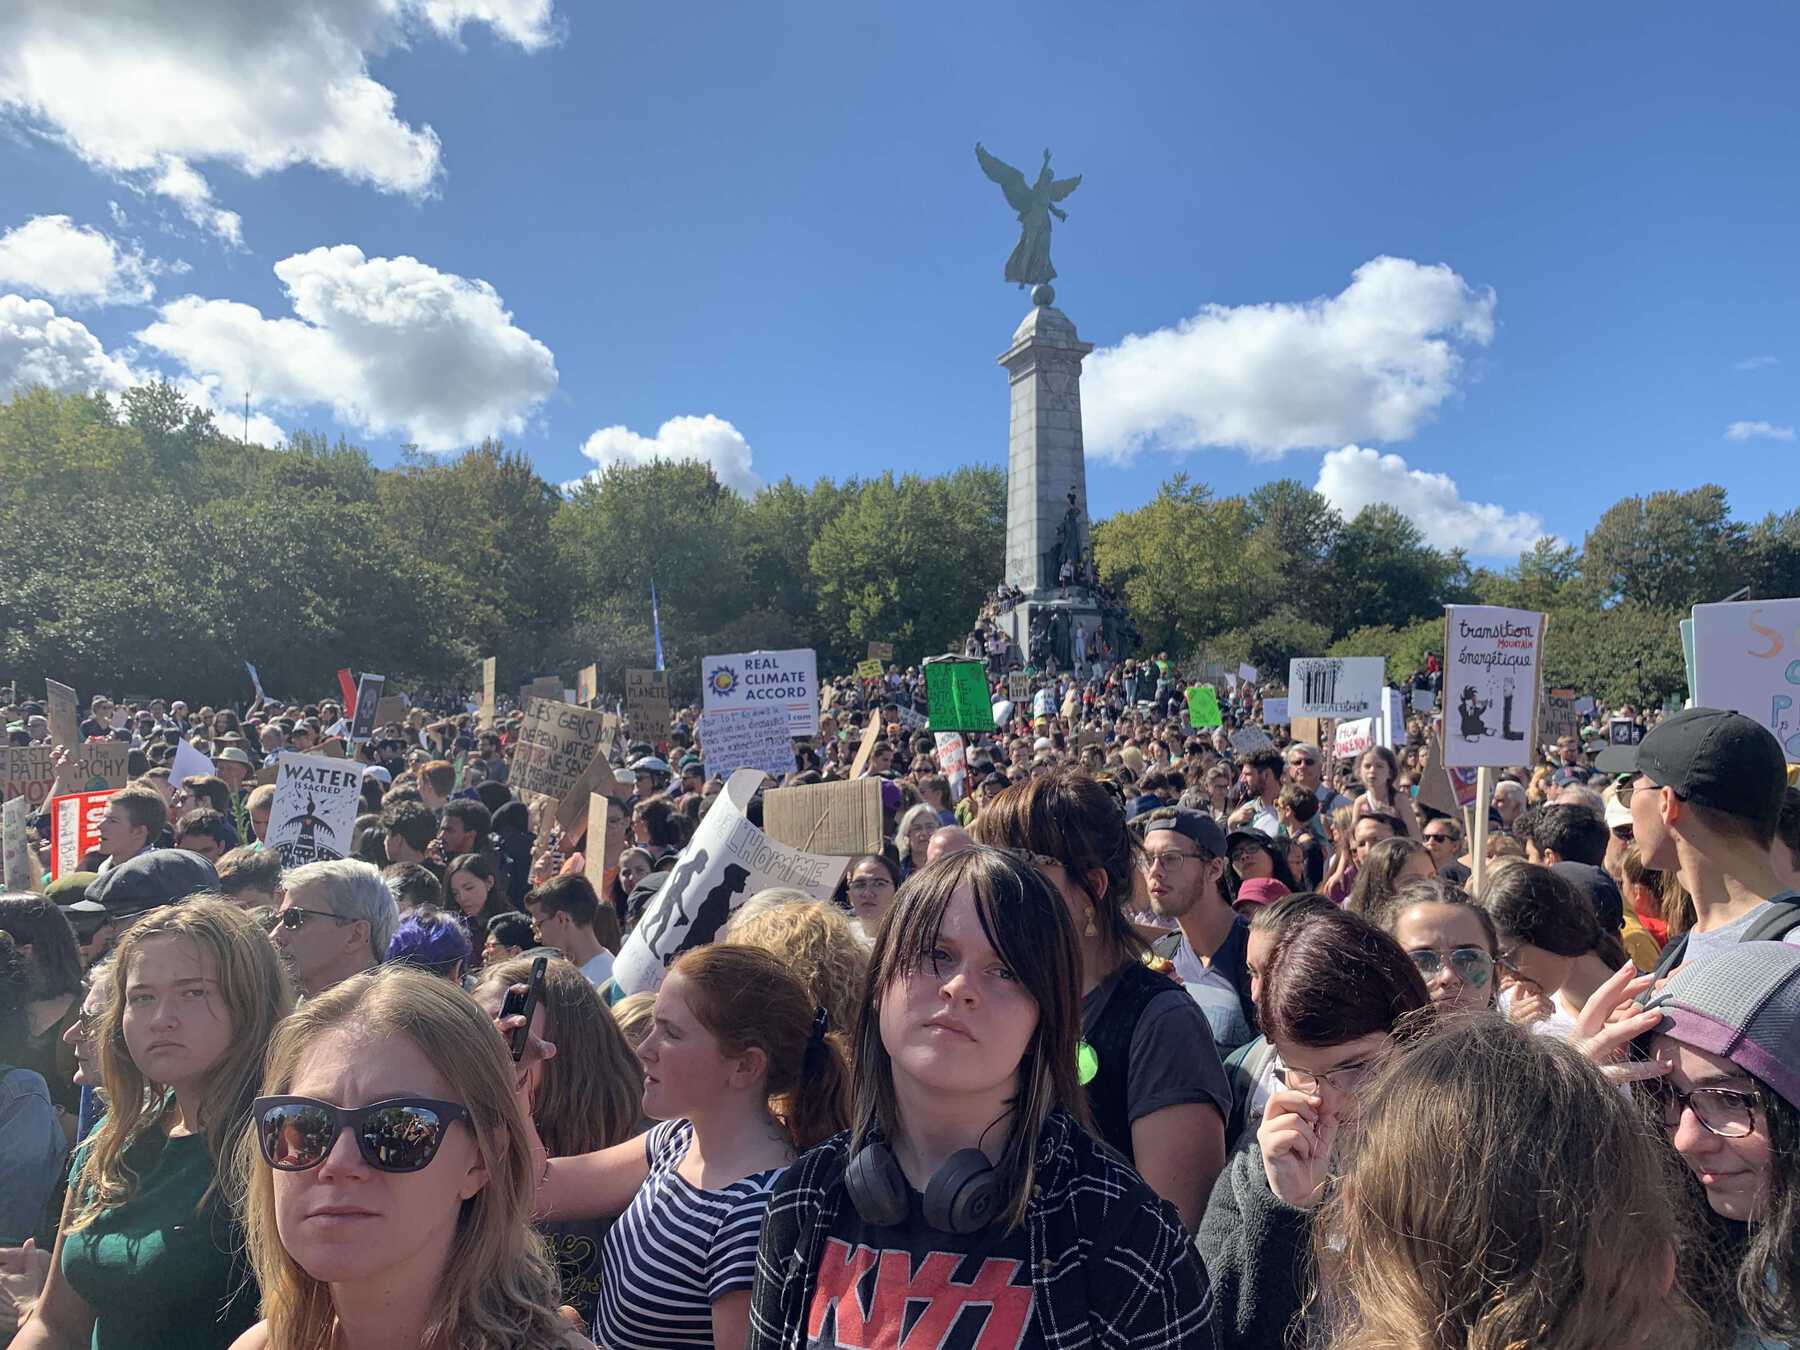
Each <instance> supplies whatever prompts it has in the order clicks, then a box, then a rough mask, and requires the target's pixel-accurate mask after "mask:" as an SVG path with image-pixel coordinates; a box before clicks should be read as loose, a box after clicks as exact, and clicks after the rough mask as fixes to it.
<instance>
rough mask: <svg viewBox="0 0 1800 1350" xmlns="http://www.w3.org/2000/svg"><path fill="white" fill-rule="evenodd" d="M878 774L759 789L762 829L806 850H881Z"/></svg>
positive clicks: (836, 854) (840, 854)
mask: <svg viewBox="0 0 1800 1350" xmlns="http://www.w3.org/2000/svg"><path fill="white" fill-rule="evenodd" d="M881 827H882V814H881V780H880V779H879V778H858V779H854V780H853V781H851V782H848V783H811V784H808V785H807V786H805V787H791V788H771V789H769V790H768V791H767V792H765V793H763V833H764V834H766V835H768V836H769V838H771V839H773V840H775V841H776V842H777V843H782V844H786V845H787V846H788V847H789V848H797V849H801V850H803V851H804V852H807V853H823V854H829V855H831V856H833V857H845V858H849V857H854V856H856V855H857V854H859V853H879V852H881V845H882V843H883V838H882V828H881Z"/></svg>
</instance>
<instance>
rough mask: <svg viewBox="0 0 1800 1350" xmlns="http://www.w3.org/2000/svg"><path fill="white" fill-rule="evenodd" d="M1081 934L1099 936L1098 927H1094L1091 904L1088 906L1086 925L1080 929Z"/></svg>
mask: <svg viewBox="0 0 1800 1350" xmlns="http://www.w3.org/2000/svg"><path fill="white" fill-rule="evenodd" d="M1081 935H1082V936H1083V937H1099V936H1100V930H1099V929H1098V928H1096V927H1094V907H1093V906H1092V905H1089V906H1088V920H1087V927H1086V928H1084V929H1083V930H1082V934H1081Z"/></svg>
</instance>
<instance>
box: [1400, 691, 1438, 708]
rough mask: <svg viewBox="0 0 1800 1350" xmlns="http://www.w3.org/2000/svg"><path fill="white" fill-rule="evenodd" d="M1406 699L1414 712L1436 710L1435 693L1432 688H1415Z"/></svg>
mask: <svg viewBox="0 0 1800 1350" xmlns="http://www.w3.org/2000/svg"><path fill="white" fill-rule="evenodd" d="M1407 701H1408V702H1409V703H1410V704H1411V705H1412V710H1413V711H1414V712H1418V713H1428V712H1436V711H1437V694H1436V693H1435V692H1434V691H1433V690H1430V689H1415V690H1413V691H1412V695H1411V696H1410V698H1409V699H1408V700H1407Z"/></svg>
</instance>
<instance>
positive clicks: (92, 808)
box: [50, 788, 114, 881]
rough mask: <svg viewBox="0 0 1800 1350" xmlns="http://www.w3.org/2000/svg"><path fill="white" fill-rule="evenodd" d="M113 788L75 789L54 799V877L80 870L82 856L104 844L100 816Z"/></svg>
mask: <svg viewBox="0 0 1800 1350" xmlns="http://www.w3.org/2000/svg"><path fill="white" fill-rule="evenodd" d="M113 791H114V790H113V789H111V788H108V789H106V790H105V791H102V792H75V793H70V794H69V795H68V796H65V797H52V798H51V799H50V838H51V840H52V844H51V848H50V879H51V880H52V881H55V880H56V879H57V878H59V877H63V876H66V875H68V874H69V873H70V872H75V871H79V870H80V865H81V859H82V858H83V856H85V855H86V854H87V852H88V850H90V849H95V848H99V847H100V817H101V816H103V815H105V814H106V803H107V802H108V801H110V800H111V799H112V795H113Z"/></svg>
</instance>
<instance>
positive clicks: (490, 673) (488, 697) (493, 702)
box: [480, 656, 500, 731]
mask: <svg viewBox="0 0 1800 1350" xmlns="http://www.w3.org/2000/svg"><path fill="white" fill-rule="evenodd" d="M499 666H500V663H499V661H498V660H497V659H496V658H495V657H492V656H490V657H488V658H487V659H486V660H485V661H483V662H482V663H481V722H480V726H481V729H482V730H483V731H492V730H493V729H494V720H495V718H496V717H498V716H499V703H498V701H497V695H496V693H495V690H494V680H495V676H496V673H497V672H498V670H499Z"/></svg>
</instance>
